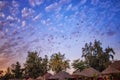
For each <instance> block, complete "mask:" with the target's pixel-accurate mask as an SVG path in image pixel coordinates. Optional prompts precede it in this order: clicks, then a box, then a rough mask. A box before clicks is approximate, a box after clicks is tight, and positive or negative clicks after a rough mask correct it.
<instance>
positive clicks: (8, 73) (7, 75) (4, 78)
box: [1, 67, 13, 80]
mask: <svg viewBox="0 0 120 80" xmlns="http://www.w3.org/2000/svg"><path fill="white" fill-rule="evenodd" d="M12 78H13V75H12V73H11V70H10V68H9V67H8V68H7V71H6V73H5V75H4V76H2V77H1V80H9V79H12Z"/></svg>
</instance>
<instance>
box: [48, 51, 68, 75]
mask: <svg viewBox="0 0 120 80" xmlns="http://www.w3.org/2000/svg"><path fill="white" fill-rule="evenodd" d="M49 65H50V68H51V69H52V70H53V71H54V72H55V73H58V72H60V71H62V70H66V69H67V68H69V60H66V59H65V55H64V54H63V55H62V54H61V53H60V52H59V53H55V54H53V55H52V56H51V59H50V62H49Z"/></svg>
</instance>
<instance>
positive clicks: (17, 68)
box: [11, 62, 23, 79]
mask: <svg viewBox="0 0 120 80" xmlns="http://www.w3.org/2000/svg"><path fill="white" fill-rule="evenodd" d="M11 66H12V70H11V71H12V73H13V75H14V78H17V79H20V78H22V73H23V69H21V65H20V63H19V62H16V64H12V65H11Z"/></svg>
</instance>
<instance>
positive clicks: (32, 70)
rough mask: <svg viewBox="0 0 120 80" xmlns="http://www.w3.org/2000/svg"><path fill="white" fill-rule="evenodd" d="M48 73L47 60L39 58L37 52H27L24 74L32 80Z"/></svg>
mask: <svg viewBox="0 0 120 80" xmlns="http://www.w3.org/2000/svg"><path fill="white" fill-rule="evenodd" d="M47 71H48V58H47V56H45V58H42V57H39V55H38V53H37V52H28V57H27V60H26V63H25V74H26V76H30V77H32V78H37V77H38V76H40V75H41V76H42V75H44V74H45V73H46V72H47Z"/></svg>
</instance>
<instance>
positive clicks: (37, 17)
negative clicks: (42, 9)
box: [33, 13, 42, 21]
mask: <svg viewBox="0 0 120 80" xmlns="http://www.w3.org/2000/svg"><path fill="white" fill-rule="evenodd" d="M41 17H42V14H41V13H39V14H38V15H37V16H35V17H34V18H33V21H37V20H39V19H40V18H41Z"/></svg>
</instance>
